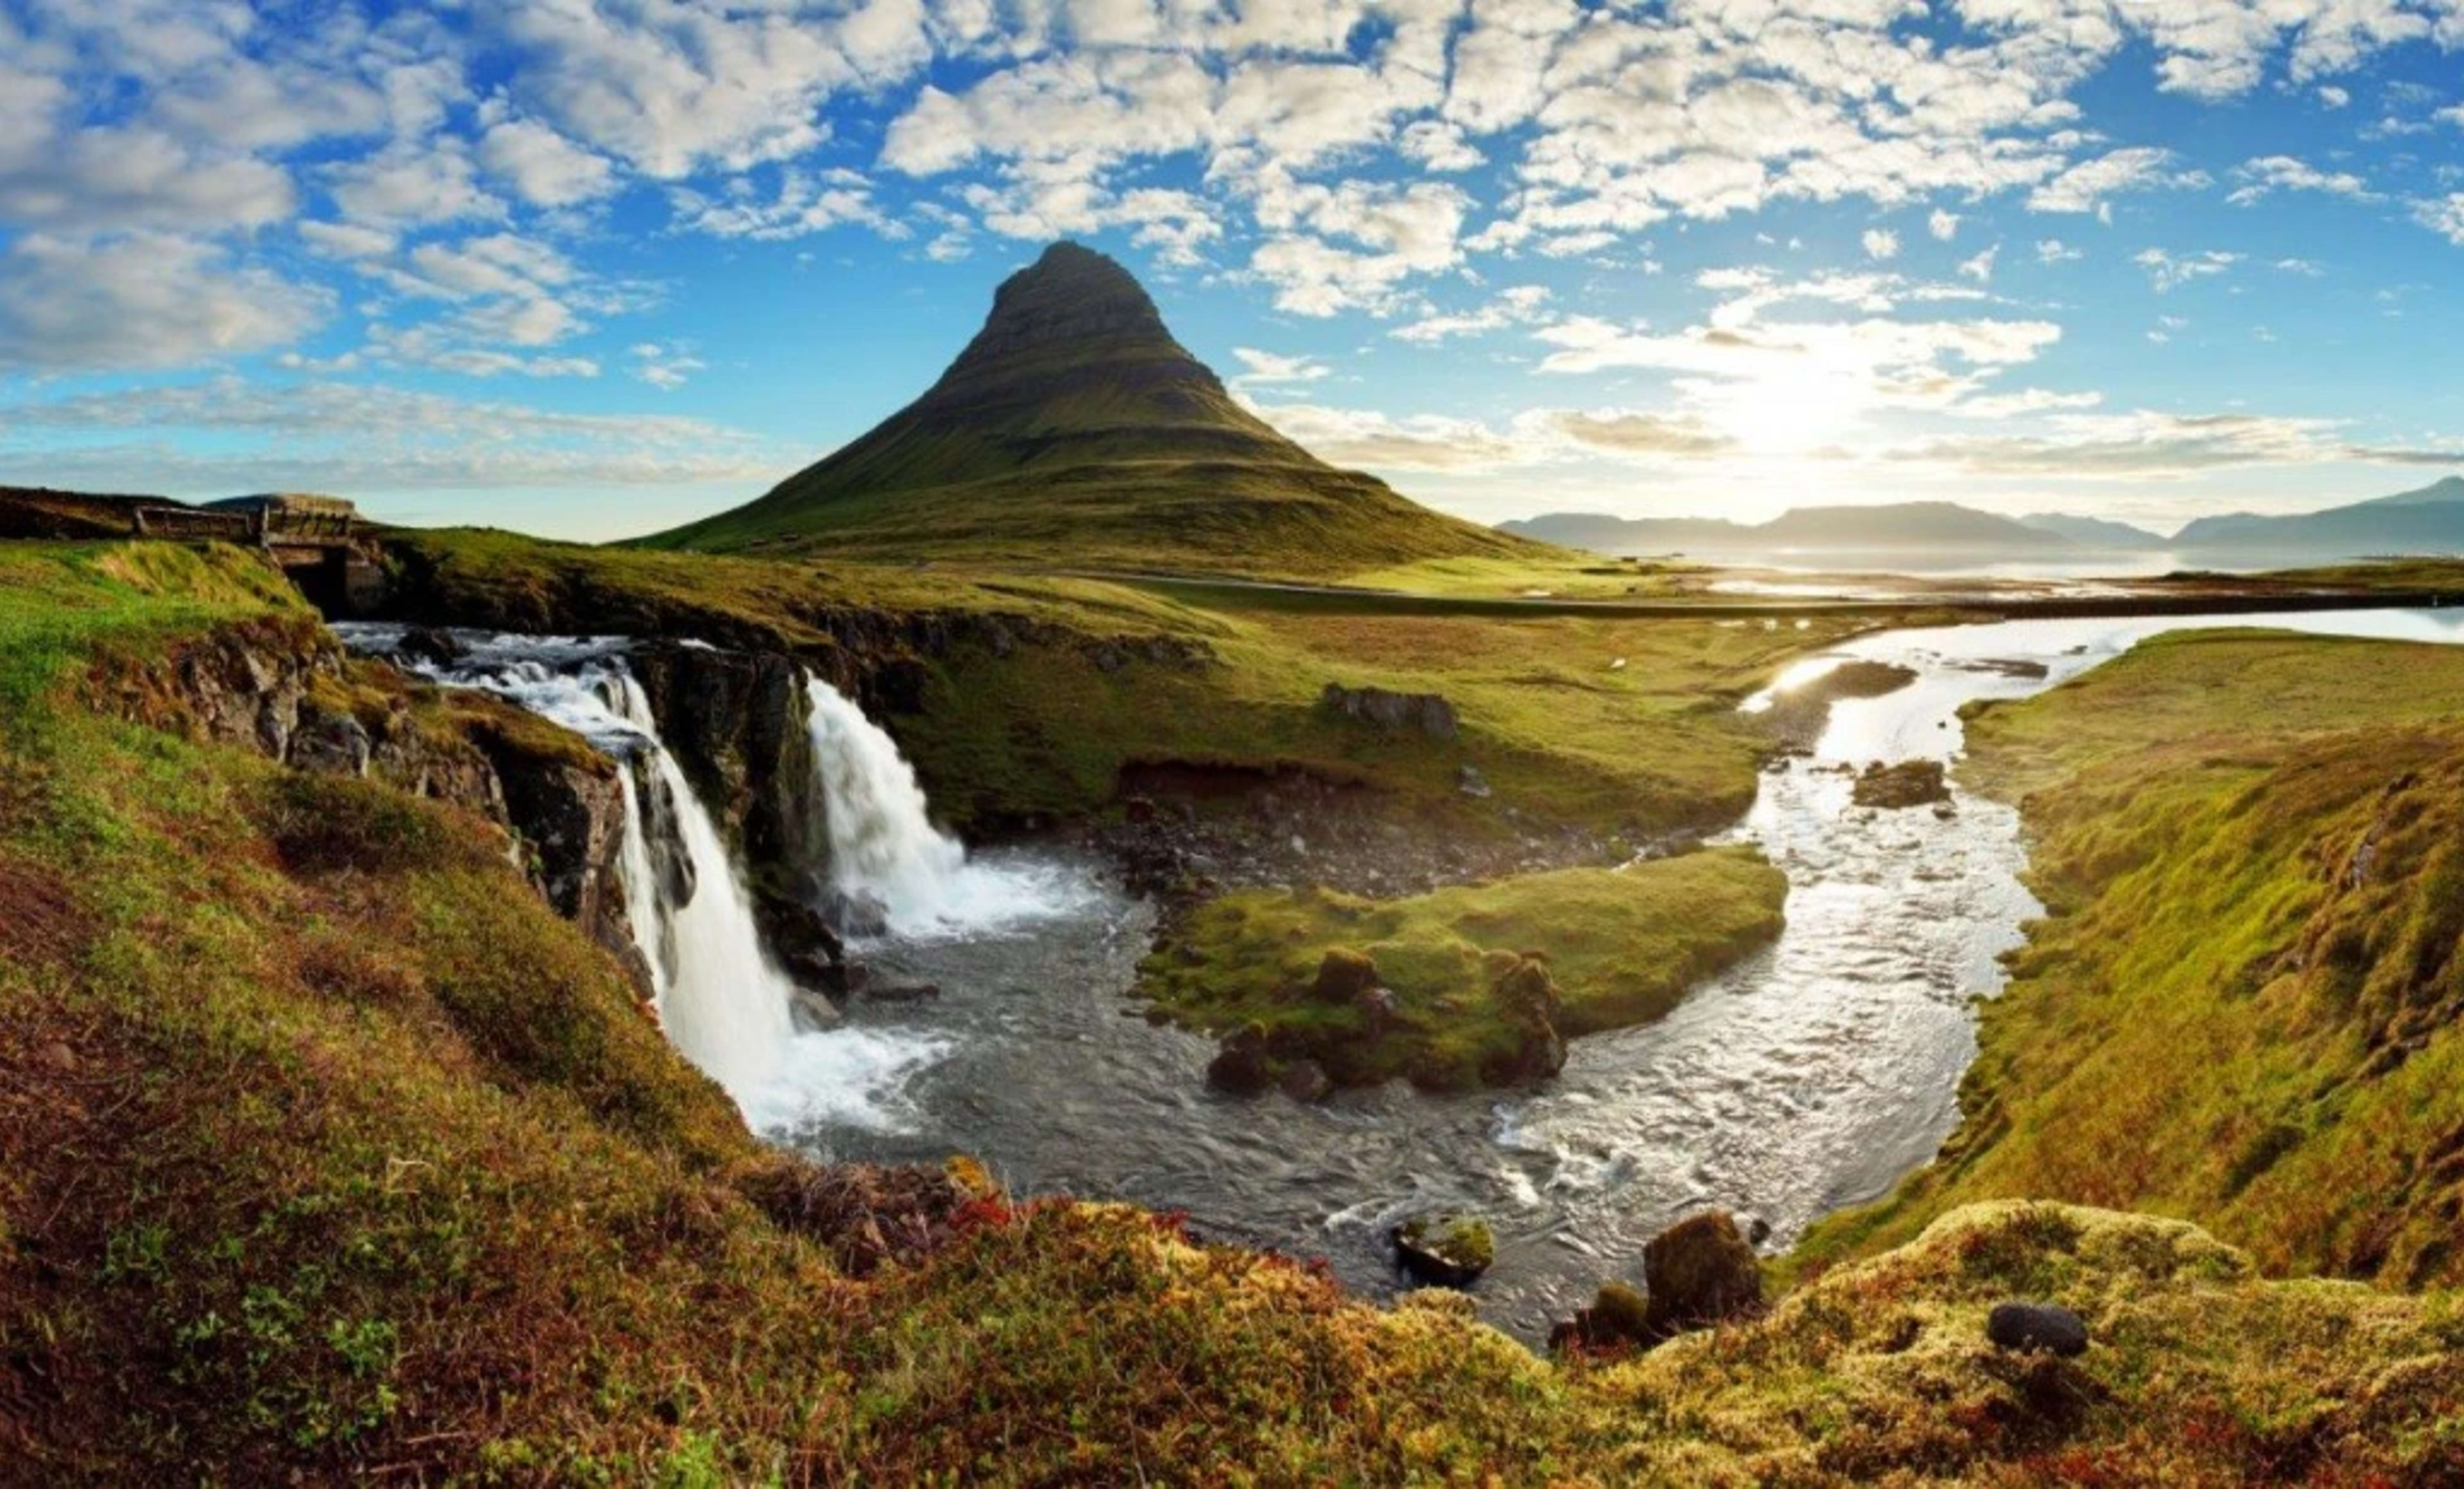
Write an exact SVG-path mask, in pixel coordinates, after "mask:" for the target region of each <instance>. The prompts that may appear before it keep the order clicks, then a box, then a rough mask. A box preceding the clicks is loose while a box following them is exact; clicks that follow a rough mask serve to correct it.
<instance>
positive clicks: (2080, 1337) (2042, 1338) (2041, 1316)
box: [1985, 1303, 2087, 1360]
mask: <svg viewBox="0 0 2464 1489" xmlns="http://www.w3.org/2000/svg"><path fill="white" fill-rule="evenodd" d="M1985 1337H1986V1338H1988V1339H1990V1340H1991V1341H1992V1342H1993V1343H1994V1345H1995V1346H1996V1347H2000V1348H2003V1349H2010V1350H2015V1351H2017V1352H2019V1353H2022V1354H2050V1355H2055V1356H2057V1357H2059V1358H2061V1359H2065V1360H2068V1359H2072V1358H2074V1357H2076V1356H2079V1355H2082V1354H2085V1353H2086V1352H2087V1322H2086V1321H2085V1320H2083V1319H2081V1318H2080V1317H2079V1315H2078V1314H2076V1313H2073V1312H2072V1311H2071V1310H2070V1309H2068V1308H2065V1307H2061V1306H2059V1305H2057V1304H2055V1303H1996V1304H1994V1307H1993V1311H1992V1312H1991V1314H1989V1315H1987V1316H1986V1320H1985Z"/></svg>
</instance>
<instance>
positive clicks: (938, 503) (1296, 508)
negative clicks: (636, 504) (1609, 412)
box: [642, 243, 1549, 575]
mask: <svg viewBox="0 0 2464 1489" xmlns="http://www.w3.org/2000/svg"><path fill="white" fill-rule="evenodd" d="M642 541H643V543H644V545H646V546H649V547H658V548H693V549H702V550H707V551H713V552H732V553H742V552H760V553H773V554H807V553H810V554H828V555H833V556H852V557H864V558H972V559H978V560H985V561H994V562H1030V563H1052V564H1074V565H1088V566H1105V565H1109V566H1115V567H1133V568H1153V569H1173V570H1183V569H1206V570H1225V571H1236V572H1242V573H1259V574H1267V573H1271V574H1294V575H1336V574H1345V573H1351V572H1354V571H1357V570H1361V569H1370V568H1378V567H1383V566H1387V565H1391V564H1397V563H1407V562H1411V561H1413V560H1416V559H1421V558H1463V557H1480V556H1497V557H1507V558H1511V557H1518V556H1531V557H1539V556H1545V555H1546V554H1547V553H1548V552H1549V551H1548V550H1546V549H1543V548H1541V547H1540V546H1539V545H1537V544H1533V543H1529V542H1527V541H1524V540H1522V539H1518V538H1514V537H1509V536H1505V535H1503V534H1499V533H1496V532H1494V531H1492V530H1490V529H1487V528H1484V527H1480V526H1477V525H1475V524H1472V523H1468V522H1463V521H1460V520H1458V519H1456V518H1453V517H1448V516H1444V515H1441V514H1438V513H1435V512H1432V511H1430V510H1428V509H1427V508H1425V507H1421V506H1419V505H1418V504H1416V503H1414V502H1411V501H1409V500H1406V499H1405V498H1404V497H1402V496H1399V495H1397V494H1396V493H1395V492H1394V491H1392V490H1391V489H1389V488H1388V487H1387V486H1386V484H1385V483H1384V482H1382V481H1379V480H1376V479H1375V477H1372V476H1368V475H1364V474H1361V473H1360V472H1358V471H1339V470H1337V469H1335V468H1334V467H1332V466H1330V465H1328V464H1326V463H1325V462H1324V461H1321V460H1319V459H1318V458H1316V457H1315V456H1313V455H1311V454H1309V451H1307V450H1305V449H1301V448H1300V447H1299V446H1297V445H1295V444H1293V443H1292V442H1291V441H1289V440H1287V439H1286V438H1284V437H1283V436H1282V435H1280V434H1278V433H1276V432H1275V430H1274V429H1273V428H1271V427H1268V426H1267V425H1266V424H1265V421H1264V420H1261V419H1259V418H1258V417H1257V416H1256V415H1254V414H1252V413H1250V412H1249V411H1248V410H1247V409H1245V408H1243V407H1242V406H1241V405H1240V404H1239V403H1237V402H1235V401H1234V399H1233V398H1232V396H1231V395H1230V394H1229V393H1228V392H1226V391H1225V390H1224V387H1223V384H1222V383H1221V381H1219V380H1218V379H1217V378H1216V376H1215V374H1214V373H1213V372H1211V371H1209V370H1208V369H1207V368H1206V367H1205V366H1204V365H1203V364H1202V363H1200V362H1199V361H1198V360H1197V359H1195V358H1193V357H1191V356H1190V355H1189V353H1188V352H1186V351H1184V350H1183V349H1182V348H1181V346H1180V344H1179V343H1178V342H1177V341H1175V340H1174V339H1173V338H1172V334H1171V333H1170V332H1169V331H1167V330H1166V329H1165V327H1164V323H1163V318H1162V317H1161V316H1160V315H1158V314H1157V313H1156V311H1155V302H1154V301H1153V300H1151V299H1149V298H1148V297H1147V295H1146V292H1145V291H1144V290H1142V289H1141V288H1139V286H1138V283H1137V281H1136V280H1135V279H1133V278H1132V277H1131V275H1130V274H1129V272H1128V271H1126V270H1124V269H1123V268H1121V266H1120V265H1119V264H1117V263H1114V262H1113V261H1112V260H1111V259H1110V258H1108V257H1106V256H1104V255H1103V254H1101V253H1097V252H1092V251H1090V250H1088V249H1084V248H1080V247H1078V246H1077V245H1075V244H1070V243H1061V244H1056V245H1054V246H1053V247H1052V248H1050V249H1048V250H1046V251H1045V253H1044V256H1043V257H1042V258H1040V259H1038V260H1037V261H1036V263H1035V264H1034V265H1033V266H1031V267H1029V268H1027V269H1025V270H1023V271H1021V272H1020V273H1018V274H1014V275H1012V276H1011V277H1010V278H1009V279H1008V280H1007V281H1006V282H1004V283H1003V284H1002V285H1001V289H1000V291H999V293H998V294H997V295H996V296H994V301H993V310H992V315H991V317H990V318H988V319H987V320H986V321H985V323H984V328H983V330H982V331H980V332H979V333H978V334H977V336H976V339H974V340H973V341H972V342H970V343H969V344H968V346H967V348H966V350H965V351H964V352H962V353H960V354H959V357H958V360H957V361H955V362H953V363H952V364H951V365H950V369H949V370H948V371H947V372H945V373H943V374H942V375H941V378H940V381H939V382H937V383H934V384H933V386H932V388H931V389H930V390H928V391H927V392H926V393H925V394H924V396H923V397H921V398H919V399H917V400H916V401H915V402H914V403H913V404H910V405H908V406H907V407H905V408H903V409H901V410H899V411H898V412H897V413H895V414H893V415H891V417H890V418H889V419H888V420H886V421H885V422H883V423H882V424H881V425H880V426H879V427H875V428H874V429H873V430H872V431H871V432H869V433H868V434H866V435H864V436H863V437H862V438H860V439H858V440H856V441H855V442H854V443H852V444H850V445H848V446H847V447H846V448H845V449H840V450H839V451H837V452H836V453H834V454H832V455H830V456H829V457H827V458H826V459H824V460H822V461H820V462H818V463H817V464H815V465H812V466H810V467H808V468H806V469H805V470H803V471H799V472H797V473H796V474H794V475H792V476H789V477H788V478H787V479H786V480H784V481H782V482H781V483H780V484H779V486H778V488H777V489H776V490H774V491H772V492H771V493H769V494H767V495H765V496H763V497H761V498H760V499H759V500H758V501H755V502H752V503H750V504H749V505H746V506H743V507H739V508H737V509H736V510H735V511H732V512H726V513H721V514H720V515H717V516H714V517H710V518H707V519H705V520H703V521H700V522H695V523H693V524H691V525H690V526H686V527H681V528H677V529H675V530H674V531H672V532H668V533H663V534H659V535H657V536H652V537H649V538H645V539H643V540H642Z"/></svg>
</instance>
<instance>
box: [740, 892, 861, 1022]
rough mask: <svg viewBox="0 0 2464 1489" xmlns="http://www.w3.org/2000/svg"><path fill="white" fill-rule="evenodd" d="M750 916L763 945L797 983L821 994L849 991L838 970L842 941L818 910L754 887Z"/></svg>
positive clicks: (844, 954) (844, 952)
mask: <svg viewBox="0 0 2464 1489" xmlns="http://www.w3.org/2000/svg"><path fill="white" fill-rule="evenodd" d="M753 919H754V923H755V924H756V925H757V926H759V928H760V931H761V940H762V942H763V944H765V945H767V946H768V947H769V948H770V952H771V954H772V955H774V956H776V957H778V959H779V965H780V966H781V968H783V969H784V970H785V971H786V972H787V974H789V975H791V976H793V977H794V978H795V979H796V980H797V981H798V982H800V983H803V985H804V986H806V987H814V988H819V989H821V990H822V991H823V992H825V993H832V994H841V995H844V994H845V993H847V991H849V990H848V988H847V977H846V974H845V973H844V972H843V971H842V970H841V969H842V964H843V963H844V962H845V961H846V959H847V946H846V943H844V942H842V941H841V940H840V939H839V936H838V932H836V931H832V930H831V929H830V927H829V923H828V922H827V921H825V920H824V919H823V918H822V913H821V911H819V910H817V909H813V908H812V907H811V906H810V905H807V904H805V903H804V902H803V900H802V899H799V898H796V897H793V896H790V895H784V894H779V893H775V892H772V891H770V890H768V889H764V888H759V887H757V888H756V889H755V890H754V892H753Z"/></svg>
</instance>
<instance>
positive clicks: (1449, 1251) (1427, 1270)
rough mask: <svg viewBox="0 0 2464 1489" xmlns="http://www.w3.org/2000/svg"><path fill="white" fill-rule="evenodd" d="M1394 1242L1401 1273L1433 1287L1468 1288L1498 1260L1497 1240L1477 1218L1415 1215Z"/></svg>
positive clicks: (1396, 1229)
mask: <svg viewBox="0 0 2464 1489" xmlns="http://www.w3.org/2000/svg"><path fill="white" fill-rule="evenodd" d="M1394 1239H1395V1259H1396V1260H1397V1262H1399V1263H1400V1264H1401V1265H1402V1268H1403V1270H1404V1271H1405V1272H1407V1273H1409V1274H1410V1275H1411V1276H1412V1278H1413V1280H1414V1281H1419V1282H1425V1283H1427V1284H1429V1285H1430V1286H1433V1287H1469V1286H1470V1285H1471V1284H1472V1283H1473V1282H1476V1281H1479V1280H1480V1276H1481V1274H1482V1273H1484V1272H1485V1271H1487V1270H1488V1269H1489V1267H1490V1266H1491V1265H1493V1264H1494V1263H1495V1262H1496V1260H1497V1238H1496V1237H1494V1236H1493V1235H1491V1234H1490V1232H1489V1229H1488V1222H1487V1221H1485V1220H1483V1219H1481V1218H1479V1217H1478V1216H1476V1215H1415V1216H1413V1217H1412V1218H1411V1219H1409V1220H1406V1221H1404V1222H1403V1223H1402V1224H1400V1225H1398V1226H1397V1227H1395V1236H1394Z"/></svg>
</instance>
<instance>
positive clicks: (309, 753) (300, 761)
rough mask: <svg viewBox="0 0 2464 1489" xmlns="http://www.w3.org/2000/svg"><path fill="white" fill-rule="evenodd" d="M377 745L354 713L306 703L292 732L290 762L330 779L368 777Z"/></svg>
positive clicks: (299, 767)
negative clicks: (370, 761)
mask: <svg viewBox="0 0 2464 1489" xmlns="http://www.w3.org/2000/svg"><path fill="white" fill-rule="evenodd" d="M375 748H376V747H375V745H374V744H373V743H372V742H371V741H370V740H369V738H368V732H367V729H366V728H365V726H363V725H362V724H361V723H360V721H359V720H358V719H356V718H354V717H352V716H351V715H350V714H348V713H345V712H341V711H339V710H332V709H327V708H324V707H322V706H321V705H319V704H317V703H315V702H313V701H311V702H308V703H305V704H303V705H302V706H301V707H300V710H299V720H298V724H297V727H295V728H294V729H293V730H292V732H291V749H290V756H289V758H290V763H291V764H292V765H294V766H296V767H297V768H298V769H300V770H303V771H319V772H321V773H323V774H325V775H329V776H364V775H366V774H367V773H368V763H369V759H370V756H371V755H373V754H374V753H375Z"/></svg>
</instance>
